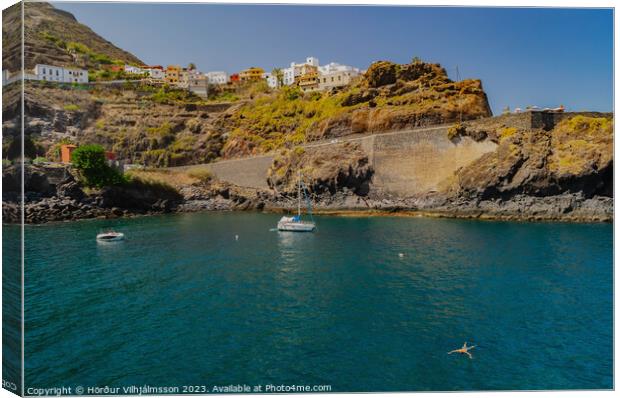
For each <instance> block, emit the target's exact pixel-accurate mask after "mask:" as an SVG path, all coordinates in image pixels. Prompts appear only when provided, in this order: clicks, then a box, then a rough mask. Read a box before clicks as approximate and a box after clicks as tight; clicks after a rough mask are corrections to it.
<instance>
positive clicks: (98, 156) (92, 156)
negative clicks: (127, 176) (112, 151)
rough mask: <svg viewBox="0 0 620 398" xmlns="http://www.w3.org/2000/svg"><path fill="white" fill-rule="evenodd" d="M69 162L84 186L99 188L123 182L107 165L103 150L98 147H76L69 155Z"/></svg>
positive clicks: (118, 174) (117, 173) (120, 176)
mask: <svg viewBox="0 0 620 398" xmlns="http://www.w3.org/2000/svg"><path fill="white" fill-rule="evenodd" d="M71 162H72V163H73V166H74V167H75V168H76V169H77V170H78V172H79V173H80V177H81V179H82V182H83V183H84V184H85V185H86V186H89V187H97V188H100V187H103V186H107V185H115V184H120V183H122V182H123V181H124V180H123V176H122V175H121V174H120V173H119V172H117V171H116V170H114V169H113V168H111V167H110V166H108V165H107V163H106V160H105V150H104V149H103V147H102V146H100V145H84V146H81V147H78V148H77V149H76V150H74V151H73V153H72V154H71Z"/></svg>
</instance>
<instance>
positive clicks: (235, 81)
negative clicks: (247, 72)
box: [230, 73, 239, 83]
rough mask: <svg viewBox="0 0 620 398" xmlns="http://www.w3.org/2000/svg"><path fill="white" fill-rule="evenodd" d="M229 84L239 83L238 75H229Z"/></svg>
mask: <svg viewBox="0 0 620 398" xmlns="http://www.w3.org/2000/svg"><path fill="white" fill-rule="evenodd" d="M230 82H231V83H239V74H238V73H233V74H232V75H230Z"/></svg>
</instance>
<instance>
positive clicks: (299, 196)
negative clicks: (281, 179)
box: [297, 170, 301, 216]
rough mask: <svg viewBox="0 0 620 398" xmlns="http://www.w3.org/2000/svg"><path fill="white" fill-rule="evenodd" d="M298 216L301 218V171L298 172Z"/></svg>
mask: <svg viewBox="0 0 620 398" xmlns="http://www.w3.org/2000/svg"><path fill="white" fill-rule="evenodd" d="M297 178H298V181H297V215H298V216H301V170H298V171H297Z"/></svg>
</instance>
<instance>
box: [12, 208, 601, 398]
mask: <svg viewBox="0 0 620 398" xmlns="http://www.w3.org/2000/svg"><path fill="white" fill-rule="evenodd" d="M278 218H279V216H278V215H275V214H256V213H221V214H220V213H202V214H181V215H168V216H157V217H143V218H137V219H123V220H113V221H111V220H96V221H92V220H91V221H80V222H72V223H61V224H50V225H43V226H28V227H27V228H26V241H27V247H26V264H27V268H26V275H25V278H26V303H25V308H26V324H25V327H26V340H25V350H26V351H25V354H26V387H53V386H63V385H64V386H77V385H82V386H89V385H91V386H101V387H103V386H110V387H113V386H118V387H122V386H127V385H138V386H139V385H145V384H148V385H151V386H182V385H206V386H208V388H211V387H212V386H214V385H228V384H244V383H245V384H248V385H255V384H263V385H264V384H276V385H279V384H296V385H301V384H304V385H331V386H332V390H333V391H405V390H481V389H484V390H486V389H581V388H597V389H598V388H603V389H609V388H612V369H613V366H612V365H613V363H612V360H613V358H612V336H613V335H612V294H613V285H612V279H613V278H612V274H613V268H612V267H613V265H612V245H613V241H612V225H610V224H554V223H537V224H535V223H511V222H479V221H458V220H441V219H423V218H389V217H375V218H345V217H319V218H318V219H317V221H318V225H319V230H318V231H317V232H316V233H314V234H295V233H279V232H275V231H270V229H271V228H274V227H275V225H276V222H277V220H278ZM107 227H113V228H115V229H117V230H118V231H121V232H124V233H125V235H126V237H127V240H126V241H125V242H122V243H117V244H110V243H108V244H103V245H102V244H97V243H96V241H95V235H96V234H97V233H98V232H99V231H100V229H102V228H107ZM5 228H6V229H5V231H7V230H9V234H10V232H11V231H10V229H11V227H8V228H7V227H5ZM15 230H16V231H17V228H15ZM6 234H7V232H5V235H6ZM235 235H238V236H239V239H238V240H235ZM7 236H9V235H7ZM398 253H404V257H399V255H398ZM464 341H467V342H468V343H470V344H475V345H477V347H476V348H475V349H474V350H473V351H472V353H473V355H474V358H473V360H470V359H468V358H467V357H465V356H462V355H447V351H450V350H452V349H455V348H458V347H460V346H461V345H462V344H463V342H464Z"/></svg>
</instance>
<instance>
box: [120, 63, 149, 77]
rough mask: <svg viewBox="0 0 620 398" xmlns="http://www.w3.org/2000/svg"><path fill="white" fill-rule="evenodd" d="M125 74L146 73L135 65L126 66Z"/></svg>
mask: <svg viewBox="0 0 620 398" xmlns="http://www.w3.org/2000/svg"><path fill="white" fill-rule="evenodd" d="M125 72H127V73H134V74H136V75H141V74H143V73H145V72H146V71H145V70H144V69H142V68H140V67H138V66H133V65H125Z"/></svg>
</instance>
